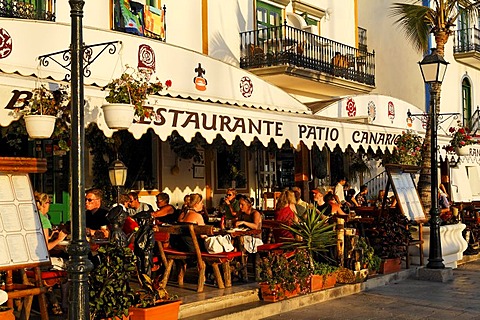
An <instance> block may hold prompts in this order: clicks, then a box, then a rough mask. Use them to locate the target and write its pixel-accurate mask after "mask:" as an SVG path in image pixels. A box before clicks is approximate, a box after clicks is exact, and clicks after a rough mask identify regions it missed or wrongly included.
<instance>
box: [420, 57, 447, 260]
mask: <svg viewBox="0 0 480 320" xmlns="http://www.w3.org/2000/svg"><path fill="white" fill-rule="evenodd" d="M418 64H419V65H420V70H421V72H422V77H423V81H424V82H425V83H427V84H430V139H431V141H430V165H431V170H430V172H431V185H430V188H431V196H432V199H431V201H432V203H431V204H432V205H431V208H430V220H429V222H430V253H429V257H428V263H427V268H430V269H444V268H445V265H444V264H443V262H442V261H443V258H442V244H441V241H440V214H439V210H438V161H437V148H438V146H437V123H438V121H437V105H438V107H439V108H440V88H441V86H442V81H443V78H444V77H445V72H446V71H447V66H448V62H447V61H445V59H443V57H442V56H441V55H439V54H438V53H437V51H436V49H432V53H430V54H429V55H426V56H425V57H424V58H423V60H422V61H421V62H419V63H418Z"/></svg>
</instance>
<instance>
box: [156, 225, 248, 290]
mask: <svg viewBox="0 0 480 320" xmlns="http://www.w3.org/2000/svg"><path fill="white" fill-rule="evenodd" d="M162 232H167V233H168V234H170V235H178V236H190V237H192V241H193V245H194V247H195V252H183V251H178V250H175V249H173V248H171V247H168V248H164V247H163V244H162V243H161V241H160V243H159V246H158V247H159V251H160V257H161V260H162V261H163V262H164V264H165V273H164V275H163V279H162V286H163V287H165V286H166V285H167V282H168V278H169V277H170V272H171V270H172V267H173V264H174V263H175V262H178V265H179V268H178V269H179V270H178V284H179V285H180V286H182V285H183V278H184V276H185V271H186V268H187V260H188V259H193V260H195V261H197V268H198V285H197V292H203V289H204V284H205V269H206V264H207V263H208V264H210V265H211V266H212V268H213V274H214V277H215V280H216V281H217V284H218V287H219V288H220V289H224V288H225V287H230V286H231V285H232V281H231V268H230V262H231V261H232V260H233V259H234V258H236V257H241V256H242V252H239V251H234V252H222V253H208V252H202V251H201V250H200V245H199V243H198V238H197V236H199V235H207V236H212V235H214V232H213V226H197V225H193V224H186V225H176V226H170V227H167V228H162ZM157 238H158V237H157ZM157 242H158V240H157ZM219 265H222V268H223V274H224V278H225V282H224V280H223V279H222V274H221V272H220V267H219Z"/></svg>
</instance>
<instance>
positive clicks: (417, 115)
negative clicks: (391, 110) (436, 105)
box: [407, 109, 460, 125]
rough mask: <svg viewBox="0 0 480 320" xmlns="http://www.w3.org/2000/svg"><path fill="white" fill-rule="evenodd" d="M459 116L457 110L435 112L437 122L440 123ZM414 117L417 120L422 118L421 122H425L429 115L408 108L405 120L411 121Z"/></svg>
mask: <svg viewBox="0 0 480 320" xmlns="http://www.w3.org/2000/svg"><path fill="white" fill-rule="evenodd" d="M459 116H460V113H458V112H452V113H439V114H437V124H438V125H440V124H442V123H444V122H445V121H447V120H448V119H450V118H452V117H453V119H454V120H456V119H458V117H459ZM414 118H417V119H419V120H422V122H426V120H428V118H429V116H428V113H426V112H425V113H411V112H410V109H408V111H407V121H413V120H414Z"/></svg>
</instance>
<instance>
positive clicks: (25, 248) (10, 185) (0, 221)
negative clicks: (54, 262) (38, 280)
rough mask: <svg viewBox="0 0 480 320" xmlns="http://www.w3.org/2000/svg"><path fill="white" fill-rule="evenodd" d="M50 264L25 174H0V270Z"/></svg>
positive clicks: (28, 181) (30, 188) (28, 179)
mask: <svg viewBox="0 0 480 320" xmlns="http://www.w3.org/2000/svg"><path fill="white" fill-rule="evenodd" d="M43 263H46V264H50V259H49V254H48V249H47V244H46V243H45V237H44V235H43V229H42V225H41V223H40V217H39V215H38V212H37V207H36V205H35V200H34V197H33V191H32V187H31V184H30V178H29V176H28V173H4V172H0V270H2V269H10V268H12V267H15V266H21V267H29V266H38V265H41V264H43Z"/></svg>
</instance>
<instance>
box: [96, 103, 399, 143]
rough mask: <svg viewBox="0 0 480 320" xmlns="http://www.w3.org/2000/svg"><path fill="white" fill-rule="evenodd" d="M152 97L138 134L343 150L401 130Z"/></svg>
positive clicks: (102, 125) (389, 137)
mask: <svg viewBox="0 0 480 320" xmlns="http://www.w3.org/2000/svg"><path fill="white" fill-rule="evenodd" d="M150 102H151V103H152V104H151V106H150V108H151V110H152V112H153V115H154V116H153V118H152V119H146V118H137V119H135V121H134V124H133V125H132V126H131V127H130V129H129V131H130V132H132V133H133V135H134V136H135V137H136V138H140V137H141V136H142V135H143V134H144V133H145V132H146V131H147V130H148V129H149V128H151V129H153V130H154V131H155V132H156V134H157V135H158V136H159V137H160V138H161V139H162V140H165V139H166V138H167V137H168V136H169V135H170V134H171V133H172V131H174V130H175V131H177V132H178V133H179V134H180V135H181V136H182V137H183V138H185V140H187V141H190V140H191V138H193V137H194V136H195V134H197V133H200V134H201V135H202V136H203V137H204V138H205V139H206V140H207V141H208V142H209V143H210V142H212V141H213V139H215V138H216V137H217V136H218V135H219V136H221V137H222V138H224V139H225V140H226V141H227V142H228V143H232V141H233V140H234V139H235V138H236V137H237V136H238V137H239V138H240V139H242V140H243V141H244V142H245V144H246V145H249V144H250V143H251V142H252V141H254V139H258V140H259V141H261V142H262V143H263V144H264V145H267V144H268V143H269V142H270V141H271V140H273V141H274V142H275V143H276V144H277V145H278V146H280V145H282V144H283V143H284V142H285V141H287V140H288V141H289V142H290V143H291V144H292V145H293V146H295V147H297V146H299V145H300V142H303V143H304V144H305V145H306V146H307V147H309V148H310V147H312V145H313V144H314V143H315V144H317V145H319V146H323V145H324V144H327V145H328V146H329V147H330V148H334V147H335V146H336V145H337V144H338V145H339V146H340V147H341V148H342V149H345V148H347V147H348V146H349V145H351V146H352V147H353V148H354V149H357V148H358V147H359V146H361V145H362V146H363V147H364V148H366V147H368V146H371V147H372V148H374V149H376V148H377V147H380V148H381V149H385V148H389V149H391V148H392V147H393V146H394V144H395V141H396V139H397V138H398V137H399V135H400V134H401V130H397V129H393V130H392V128H388V127H382V126H374V125H365V124H360V123H347V122H338V121H334V120H328V119H324V118H320V117H318V116H314V115H304V114H294V113H285V112H277V111H268V110H259V109H253V108H246V107H240V106H231V105H224V104H218V103H203V102H192V101H189V100H186V99H174V98H167V97H155V98H151V99H150ZM97 123H98V124H99V127H100V128H101V129H102V130H104V131H105V133H106V135H107V136H109V135H111V134H113V131H112V130H110V129H108V127H106V125H105V122H104V120H103V117H102V115H101V114H99V117H98V119H97Z"/></svg>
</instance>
